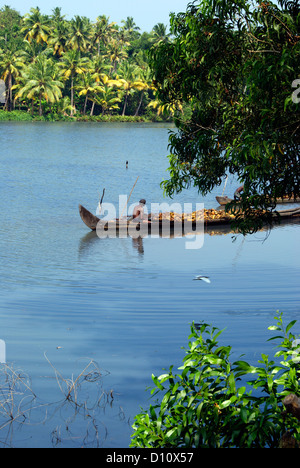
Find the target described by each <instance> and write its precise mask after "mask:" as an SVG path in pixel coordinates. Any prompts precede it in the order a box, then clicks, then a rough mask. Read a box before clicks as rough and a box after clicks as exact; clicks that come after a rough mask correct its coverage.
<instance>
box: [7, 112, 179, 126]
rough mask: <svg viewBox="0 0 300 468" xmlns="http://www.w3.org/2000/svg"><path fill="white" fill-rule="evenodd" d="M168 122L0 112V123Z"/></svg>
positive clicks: (144, 117) (162, 120)
mask: <svg viewBox="0 0 300 468" xmlns="http://www.w3.org/2000/svg"><path fill="white" fill-rule="evenodd" d="M12 121H15V122H145V123H147V122H149V123H151V122H170V120H167V119H163V118H161V117H159V116H155V117H153V116H152V117H151V118H149V117H147V116H131V115H124V116H122V115H92V116H91V115H82V114H78V115H77V116H73V117H70V116H68V115H59V114H45V115H42V116H40V115H38V114H34V115H31V114H30V113H28V112H26V111H20V110H14V111H11V112H7V111H4V110H0V122H12Z"/></svg>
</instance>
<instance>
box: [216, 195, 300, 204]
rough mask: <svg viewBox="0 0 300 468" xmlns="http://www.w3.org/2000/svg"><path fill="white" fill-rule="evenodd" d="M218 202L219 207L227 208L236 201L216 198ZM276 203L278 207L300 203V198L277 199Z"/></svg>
mask: <svg viewBox="0 0 300 468" xmlns="http://www.w3.org/2000/svg"><path fill="white" fill-rule="evenodd" d="M216 200H217V202H218V203H219V205H221V206H225V205H227V203H231V202H232V201H234V200H233V199H232V198H228V197H216ZM276 203H277V204H278V205H281V204H287V203H300V198H296V199H295V198H287V197H286V198H277V200H276Z"/></svg>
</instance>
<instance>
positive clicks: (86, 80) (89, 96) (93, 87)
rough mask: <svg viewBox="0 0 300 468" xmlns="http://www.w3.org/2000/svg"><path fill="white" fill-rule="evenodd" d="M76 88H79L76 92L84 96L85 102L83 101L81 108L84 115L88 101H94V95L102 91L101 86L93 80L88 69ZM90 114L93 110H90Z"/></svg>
mask: <svg viewBox="0 0 300 468" xmlns="http://www.w3.org/2000/svg"><path fill="white" fill-rule="evenodd" d="M77 89H78V90H80V91H79V93H78V95H79V96H85V102H84V108H83V114H84V115H85V114H86V107H87V103H88V101H94V97H95V95H96V94H97V93H98V92H99V91H102V90H103V88H102V87H101V86H100V85H99V83H97V82H96V81H95V79H94V78H93V75H92V74H91V72H90V71H88V72H87V73H85V74H84V75H83V79H82V82H81V83H80V84H79V85H78V86H77ZM93 110H94V106H93V108H92V111H93ZM91 115H93V112H91Z"/></svg>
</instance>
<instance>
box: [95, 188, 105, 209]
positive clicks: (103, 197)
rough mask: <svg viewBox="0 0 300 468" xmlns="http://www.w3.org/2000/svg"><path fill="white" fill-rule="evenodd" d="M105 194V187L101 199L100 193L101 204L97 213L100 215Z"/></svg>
mask: <svg viewBox="0 0 300 468" xmlns="http://www.w3.org/2000/svg"><path fill="white" fill-rule="evenodd" d="M104 194H105V189H103V193H102V197H101V199H100V194H99V205H98V213H97V214H98V215H100V213H101V206H102V202H103V198H104Z"/></svg>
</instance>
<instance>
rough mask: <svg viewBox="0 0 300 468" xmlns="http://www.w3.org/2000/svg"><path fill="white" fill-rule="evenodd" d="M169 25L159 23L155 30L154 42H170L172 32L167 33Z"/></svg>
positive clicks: (153, 31)
mask: <svg viewBox="0 0 300 468" xmlns="http://www.w3.org/2000/svg"><path fill="white" fill-rule="evenodd" d="M167 28H168V27H167V26H166V25H165V24H163V23H157V24H156V25H155V26H154V28H153V30H152V33H153V42H154V43H155V44H156V43H158V42H169V40H170V34H168V33H167Z"/></svg>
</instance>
